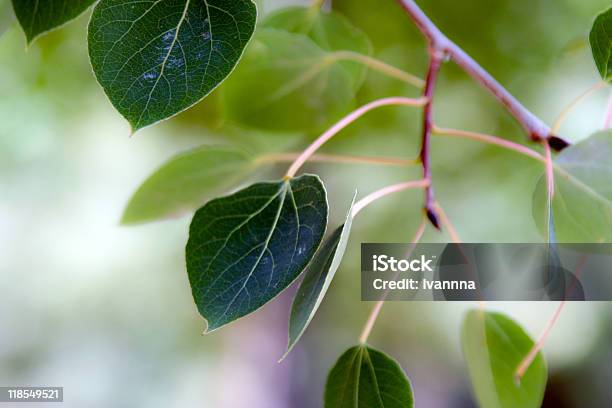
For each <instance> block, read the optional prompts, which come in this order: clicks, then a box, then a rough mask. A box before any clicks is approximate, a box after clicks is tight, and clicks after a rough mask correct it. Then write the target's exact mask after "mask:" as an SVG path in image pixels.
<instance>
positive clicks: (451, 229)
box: [436, 202, 485, 310]
mask: <svg viewBox="0 0 612 408" xmlns="http://www.w3.org/2000/svg"><path fill="white" fill-rule="evenodd" d="M436 209H437V211H438V213H439V214H440V222H441V223H442V226H443V227H444V230H446V231H448V235H449V236H450V238H451V241H453V243H455V244H456V245H457V249H458V250H459V252H460V253H461V256H462V257H463V259H464V260H465V264H466V265H468V266H469V270H470V273H471V274H472V276H473V277H474V280H478V274H477V273H476V270H475V269H474V266H473V265H472V262H471V261H470V259H469V258H468V257H467V256H466V255H465V253H464V252H463V250H462V249H461V245H460V244H461V243H462V241H461V238H460V237H459V234H458V233H457V230H456V229H455V226H454V225H453V224H452V223H451V221H450V219H449V218H448V215H446V212H445V211H444V209H443V208H442V206H441V205H440V203H438V202H436ZM478 308H479V309H481V310H484V308H485V301H484V300H483V299H482V291H481V290H480V288H478Z"/></svg>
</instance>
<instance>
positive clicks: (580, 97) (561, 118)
mask: <svg viewBox="0 0 612 408" xmlns="http://www.w3.org/2000/svg"><path fill="white" fill-rule="evenodd" d="M604 86H606V83H605V82H604V81H599V82H597V83H596V84H595V85H593V86H591V87H590V88H589V89H587V90H586V91H584V92H583V93H581V94H580V95H578V96H577V97H576V98H574V99H573V100H572V101H571V102H570V103H569V104H568V105H567V106H566V107H565V108H563V110H562V111H561V113H560V114H559V116H558V117H557V119H555V122H554V123H553V125H552V128H551V132H552V133H558V132H559V130H560V129H561V126H563V123H564V122H565V120H566V119H567V117H568V116H569V114H570V113H571V112H572V111H573V110H574V109H575V108H576V106H578V104H579V103H580V102H582V101H583V100H585V99H586V98H587V97H588V96H589V95H591V94H593V93H595V92H596V91H598V90H600V89H602V88H603V87H604Z"/></svg>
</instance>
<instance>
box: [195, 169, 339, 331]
mask: <svg viewBox="0 0 612 408" xmlns="http://www.w3.org/2000/svg"><path fill="white" fill-rule="evenodd" d="M326 226H327V193H326V191H325V187H324V186H323V183H322V182H321V180H320V179H319V178H318V177H317V176H312V175H303V176H300V177H297V178H293V179H287V180H280V181H275V182H267V183H257V184H253V185H251V186H249V187H247V188H245V189H243V190H240V191H238V192H236V193H234V194H232V195H230V196H226V197H222V198H217V199H215V200H212V201H210V202H208V203H207V204H206V205H205V206H204V207H202V208H200V209H199V210H198V211H197V212H196V214H195V216H194V217H193V221H192V222H191V227H190V229H189V241H188V242H187V248H186V259H187V273H188V275H189V281H190V283H191V289H192V292H193V297H194V299H195V302H196V305H197V306H198V310H199V311H200V314H201V315H202V316H203V317H204V318H205V319H206V320H207V322H208V331H212V330H215V329H217V328H219V327H221V326H223V325H225V324H227V323H229V322H231V321H233V320H236V319H238V318H240V317H242V316H245V315H247V314H249V313H251V312H253V311H255V310H257V309H258V308H259V307H261V306H262V305H263V304H265V303H266V302H268V301H269V300H271V299H272V298H274V297H275V296H276V295H278V294H279V293H280V292H281V291H282V290H284V289H285V288H286V287H287V286H289V284H291V282H293V281H294V280H295V279H296V278H297V277H298V276H299V274H300V273H301V272H302V271H303V270H304V268H305V267H306V265H307V264H308V262H309V261H310V260H311V259H312V257H313V256H314V254H315V251H316V250H317V247H318V246H319V244H320V243H321V239H322V238H323V234H324V233H325V228H326Z"/></svg>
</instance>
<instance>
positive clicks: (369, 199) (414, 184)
mask: <svg viewBox="0 0 612 408" xmlns="http://www.w3.org/2000/svg"><path fill="white" fill-rule="evenodd" d="M427 186H429V180H416V181H406V182H403V183H398V184H393V185H390V186H387V187H384V188H381V189H380V190H377V191H375V192H373V193H372V194H369V195H367V196H365V197H364V198H362V199H361V200H359V201H357V202H356V203H355V205H353V211H352V213H351V216H352V217H353V218H354V217H355V216H357V214H358V213H359V212H360V211H361V210H363V209H364V208H365V207H367V206H368V205H370V204H372V203H373V202H374V201H376V200H378V199H380V198H383V197H385V196H387V195H389V194H393V193H397V192H399V191H403V190H408V189H411V188H420V187H427Z"/></svg>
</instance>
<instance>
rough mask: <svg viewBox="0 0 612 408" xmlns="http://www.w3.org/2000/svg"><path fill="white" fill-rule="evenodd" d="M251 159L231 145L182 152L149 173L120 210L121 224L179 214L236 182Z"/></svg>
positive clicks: (251, 162)
mask: <svg viewBox="0 0 612 408" xmlns="http://www.w3.org/2000/svg"><path fill="white" fill-rule="evenodd" d="M253 168H254V161H253V160H252V158H250V156H249V155H248V154H247V153H245V152H243V151H242V150H239V149H235V148H232V147H228V146H225V147H222V146H217V147H209V146H206V147H201V148H198V149H194V150H192V151H189V152H186V153H182V154H180V155H178V156H176V157H174V158H172V159H170V160H169V161H168V162H167V163H165V164H164V165H163V166H162V167H161V168H160V169H158V170H157V171H156V172H155V173H153V174H152V175H151V176H150V177H149V178H148V179H147V180H146V181H145V182H144V183H143V184H142V185H141V186H140V187H139V188H138V190H137V191H136V193H134V195H133V196H132V198H131V199H130V202H129V204H128V206H127V208H126V209H125V212H124V213H123V217H122V219H121V222H122V223H123V224H137V223H142V222H147V221H153V220H157V219H163V218H169V217H176V216H180V215H182V214H183V213H185V212H187V211H192V210H195V209H197V208H199V207H200V206H202V204H203V203H204V201H205V200H206V199H208V198H211V197H213V196H214V195H217V194H221V193H223V192H225V191H227V190H228V189H229V188H231V187H233V186H235V185H237V184H238V183H239V182H240V181H242V179H244V178H245V177H246V176H247V175H248V174H249V172H250V171H252V170H253Z"/></svg>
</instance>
